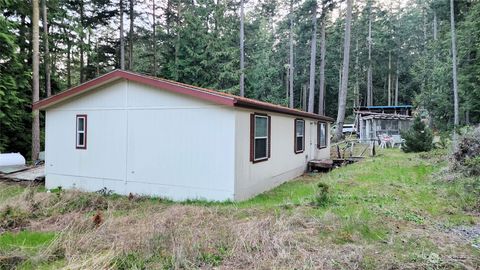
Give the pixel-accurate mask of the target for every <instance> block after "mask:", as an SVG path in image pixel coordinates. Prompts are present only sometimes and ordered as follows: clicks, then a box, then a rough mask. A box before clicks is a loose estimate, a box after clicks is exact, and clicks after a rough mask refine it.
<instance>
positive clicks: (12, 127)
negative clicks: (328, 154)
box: [0, 0, 480, 156]
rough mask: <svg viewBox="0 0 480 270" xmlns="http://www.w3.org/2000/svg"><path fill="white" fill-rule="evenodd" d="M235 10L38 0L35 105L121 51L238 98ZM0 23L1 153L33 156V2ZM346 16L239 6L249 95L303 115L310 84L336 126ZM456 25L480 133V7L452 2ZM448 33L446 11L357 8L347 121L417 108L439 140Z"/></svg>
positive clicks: (280, 5) (130, 59)
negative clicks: (382, 108)
mask: <svg viewBox="0 0 480 270" xmlns="http://www.w3.org/2000/svg"><path fill="white" fill-rule="evenodd" d="M349 1H351V0H349ZM351 2H352V1H351ZM44 5H46V8H45V6H44ZM240 5H241V1H240V0H235V1H228V0H165V1H157V0H84V1H81V0H40V18H39V21H40V22H39V25H40V71H39V74H40V98H45V97H47V96H48V95H49V94H56V93H58V92H60V91H63V90H65V89H68V88H69V87H72V86H75V85H78V84H80V83H82V82H85V81H87V80H90V79H92V78H95V77H97V76H99V75H102V74H105V73H107V72H109V71H111V70H113V69H117V68H120V67H121V65H122V63H121V62H122V61H121V60H120V59H121V57H120V56H121V54H122V53H121V51H122V50H121V48H123V49H124V54H125V57H124V59H125V63H124V65H125V69H126V70H132V71H134V72H140V73H144V74H149V75H154V76H158V77H162V78H167V79H172V80H176V81H179V82H182V83H187V84H193V85H197V86H201V87H206V88H212V89H216V90H219V91H225V92H229V93H233V94H239V93H240V75H241V69H240V46H239V44H240V19H241V16H240ZM0 12H1V14H0V151H1V152H10V151H15V152H18V151H20V152H21V153H22V154H24V155H26V156H28V154H29V153H30V151H31V149H30V148H31V140H32V139H31V138H32V135H31V130H32V129H31V127H32V111H31V103H32V1H25V0H0ZM346 12H347V8H346V4H345V3H344V2H343V1H332V0H330V1H328V0H327V1H325V0H323V1H320V0H318V1H316V0H257V1H252V0H250V1H245V19H244V33H245V39H244V41H245V44H244V51H245V69H244V73H245V96H246V97H249V98H254V99H259V100H263V101H268V102H272V103H276V104H282V105H286V106H288V105H289V97H293V107H295V108H298V109H303V110H307V106H308V105H307V104H308V99H307V96H308V91H309V89H310V88H312V85H313V89H314V90H315V91H314V96H313V99H310V100H311V101H310V102H312V101H313V105H314V106H313V108H314V112H316V113H318V112H319V110H321V109H320V108H319V107H320V104H319V103H320V102H319V93H320V92H321V91H320V88H321V86H322V85H323V91H324V93H325V97H324V100H325V101H324V105H325V106H324V112H325V114H326V115H328V116H332V117H335V116H336V115H337V109H338V100H339V89H340V88H341V87H340V82H341V81H342V80H341V79H342V78H341V77H342V75H341V74H342V68H343V61H344V33H345V22H346V17H347V16H346V14H345V13H346ZM121 15H122V16H121ZM454 16H455V29H456V34H457V53H458V61H457V62H458V85H459V87H458V88H459V121H460V125H466V124H476V123H479V122H480V87H479V86H480V61H478V58H477V54H478V53H479V52H478V50H479V49H480V20H479V19H478V18H479V17H480V2H479V1H474V0H464V1H455V2H454ZM45 18H46V24H45ZM121 20H123V23H120V22H121ZM45 25H47V27H44V26H45ZM120 26H123V31H124V35H123V37H124V38H123V42H122V40H121V39H120V31H121V30H120ZM450 30H451V28H450V2H449V1H448V0H441V1H440V0H411V1H404V2H397V1H391V2H385V1H378V0H357V1H353V7H352V13H351V36H350V46H349V53H348V55H349V58H350V59H349V61H348V62H347V63H348V66H349V69H350V72H349V75H348V76H347V78H346V80H347V82H348V84H347V85H348V92H347V97H346V117H347V120H346V121H345V122H347V123H349V122H352V121H353V107H354V106H358V105H367V104H372V105H389V104H390V105H395V104H398V105H404V104H414V105H415V106H416V107H417V108H418V109H420V111H421V112H423V113H424V114H426V115H428V117H429V118H430V119H431V121H430V123H431V126H432V127H433V128H434V129H436V130H439V131H445V130H451V129H452V128H453V123H454V109H453V106H454V105H453V104H454V102H453V91H452V88H453V85H452V57H451V32H450ZM314 34H315V39H316V42H314V40H315V39H314ZM323 37H325V39H323ZM370 37H371V38H370ZM324 40H325V42H324ZM122 43H123V44H124V46H121V44H122ZM312 44H315V51H316V54H313V53H312ZM290 45H292V46H290ZM322 45H325V47H324V48H322ZM369 49H370V50H369ZM369 51H370V54H369ZM322 52H324V53H322ZM312 55H313V56H314V57H313V60H314V61H313V64H314V67H315V69H314V70H313V71H314V76H313V78H314V79H313V84H312V81H311V80H310V77H311V76H310V74H311V70H312V69H311V67H312V65H311V59H312ZM369 55H370V57H369ZM291 56H293V57H292V58H291ZM323 57H324V59H325V61H324V65H325V68H324V72H322V68H321V65H322V58H323ZM292 63H293V68H290V67H291V66H292V65H291V64H292ZM369 67H370V68H369ZM369 70H370V71H369ZM290 71H291V72H292V73H293V74H291V75H293V80H289V77H290V76H289V72H290ZM322 73H323V75H322ZM369 74H371V76H369ZM322 78H324V79H322ZM369 78H371V79H369ZM344 79H345V78H344ZM292 82H293V83H292ZM292 84H293V88H292V91H291V93H292V94H290V95H289V87H290V86H292ZM367 89H371V91H370V94H368V93H369V91H367ZM395 93H397V95H396V94H395Z"/></svg>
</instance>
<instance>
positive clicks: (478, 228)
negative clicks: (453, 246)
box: [448, 224, 480, 249]
mask: <svg viewBox="0 0 480 270" xmlns="http://www.w3.org/2000/svg"><path fill="white" fill-rule="evenodd" d="M448 231H449V232H452V233H455V234H458V235H460V236H461V237H462V238H464V239H465V240H467V241H468V242H470V243H471V244H472V246H473V247H475V248H478V249H480V225H479V224H477V225H475V226H458V227H453V228H450V229H449V230H448Z"/></svg>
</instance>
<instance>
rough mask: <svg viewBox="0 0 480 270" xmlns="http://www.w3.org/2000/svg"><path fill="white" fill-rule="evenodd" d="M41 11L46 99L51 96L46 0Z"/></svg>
mask: <svg viewBox="0 0 480 270" xmlns="http://www.w3.org/2000/svg"><path fill="white" fill-rule="evenodd" d="M42 6H43V7H42V10H43V42H44V45H45V52H44V65H45V88H46V90H47V97H49V96H51V95H52V85H51V81H50V50H49V48H48V45H49V44H48V17H47V0H43V1H42Z"/></svg>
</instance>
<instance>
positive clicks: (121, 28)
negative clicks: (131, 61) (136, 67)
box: [120, 0, 125, 70]
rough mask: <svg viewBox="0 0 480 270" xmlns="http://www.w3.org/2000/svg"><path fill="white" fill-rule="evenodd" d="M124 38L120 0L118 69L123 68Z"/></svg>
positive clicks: (121, 2) (121, 3) (121, 1)
mask: <svg viewBox="0 0 480 270" xmlns="http://www.w3.org/2000/svg"><path fill="white" fill-rule="evenodd" d="M124 43H125V40H124V38H123V0H120V69H122V70H123V69H125V44H124Z"/></svg>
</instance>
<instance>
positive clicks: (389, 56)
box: [387, 51, 392, 106]
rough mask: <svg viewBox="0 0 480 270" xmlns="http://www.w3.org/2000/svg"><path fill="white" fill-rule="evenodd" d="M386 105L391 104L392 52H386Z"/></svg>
mask: <svg viewBox="0 0 480 270" xmlns="http://www.w3.org/2000/svg"><path fill="white" fill-rule="evenodd" d="M387 104H388V106H391V105H392V52H391V51H389V52H388V101H387Z"/></svg>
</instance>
